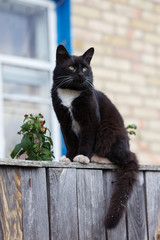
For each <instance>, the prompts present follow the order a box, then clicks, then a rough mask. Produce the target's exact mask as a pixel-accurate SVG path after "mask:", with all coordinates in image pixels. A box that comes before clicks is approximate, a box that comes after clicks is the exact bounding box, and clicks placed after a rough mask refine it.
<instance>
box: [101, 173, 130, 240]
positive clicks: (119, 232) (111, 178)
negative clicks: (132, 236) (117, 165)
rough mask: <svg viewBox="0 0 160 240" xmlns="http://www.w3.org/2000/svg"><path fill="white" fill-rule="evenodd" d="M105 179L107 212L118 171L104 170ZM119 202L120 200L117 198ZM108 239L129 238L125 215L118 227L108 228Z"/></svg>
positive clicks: (120, 239)
mask: <svg viewBox="0 0 160 240" xmlns="http://www.w3.org/2000/svg"><path fill="white" fill-rule="evenodd" d="M103 181H104V194H105V203H106V204H105V205H106V206H105V214H106V213H107V208H108V206H109V203H110V198H111V195H112V191H113V188H114V185H115V181H117V177H116V172H110V171H104V173H103ZM117 204H118V200H117ZM107 235H108V240H110V239H114V240H127V233H126V219H125V215H124V216H123V217H122V219H121V220H120V222H119V224H118V225H117V227H116V228H114V229H111V230H107Z"/></svg>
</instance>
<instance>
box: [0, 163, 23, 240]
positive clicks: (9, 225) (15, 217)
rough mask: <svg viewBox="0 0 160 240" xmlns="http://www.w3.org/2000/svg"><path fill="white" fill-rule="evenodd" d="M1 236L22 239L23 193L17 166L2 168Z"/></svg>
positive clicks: (6, 238)
mask: <svg viewBox="0 0 160 240" xmlns="http://www.w3.org/2000/svg"><path fill="white" fill-rule="evenodd" d="M0 236H1V238H0V239H2V240H11V239H16V240H21V239H22V194H21V182H20V174H19V170H18V169H17V168H12V169H10V168H1V169H0Z"/></svg>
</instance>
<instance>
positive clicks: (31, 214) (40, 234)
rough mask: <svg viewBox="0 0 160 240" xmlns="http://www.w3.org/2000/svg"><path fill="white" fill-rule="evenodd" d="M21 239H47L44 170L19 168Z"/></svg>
mask: <svg viewBox="0 0 160 240" xmlns="http://www.w3.org/2000/svg"><path fill="white" fill-rule="evenodd" d="M21 182H22V206H23V240H36V239H37V240H49V222H48V203H47V188H46V187H47V185H46V170H45V169H44V168H43V169H40V168H37V169H29V168H28V169H24V168H23V169H21Z"/></svg>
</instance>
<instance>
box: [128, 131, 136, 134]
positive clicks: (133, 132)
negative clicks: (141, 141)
mask: <svg viewBox="0 0 160 240" xmlns="http://www.w3.org/2000/svg"><path fill="white" fill-rule="evenodd" d="M128 133H129V134H130V135H136V133H135V131H128Z"/></svg>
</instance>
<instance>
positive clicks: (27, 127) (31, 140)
mask: <svg viewBox="0 0 160 240" xmlns="http://www.w3.org/2000/svg"><path fill="white" fill-rule="evenodd" d="M44 125H45V120H43V115H42V114H39V115H37V116H35V117H34V116H33V115H32V114H30V115H25V116H24V121H23V125H22V126H21V130H20V131H19V132H18V134H19V135H22V136H23V137H22V140H21V142H20V143H19V144H17V145H16V146H15V148H14V149H13V151H12V152H11V157H12V158H15V157H16V158H19V157H20V156H21V155H22V154H24V153H25V154H26V155H27V158H26V159H27V160H43V161H52V159H53V158H54V155H53V152H52V150H51V149H52V147H53V142H52V139H51V132H50V130H49V129H48V128H47V127H45V126H44ZM47 134H48V135H47Z"/></svg>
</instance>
